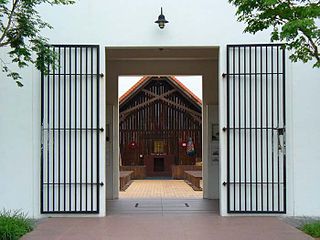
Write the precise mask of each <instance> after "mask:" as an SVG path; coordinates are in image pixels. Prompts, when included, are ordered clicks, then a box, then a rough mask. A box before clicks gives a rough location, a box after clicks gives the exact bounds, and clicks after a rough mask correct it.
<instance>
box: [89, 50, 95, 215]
mask: <svg viewBox="0 0 320 240" xmlns="http://www.w3.org/2000/svg"><path fill="white" fill-rule="evenodd" d="M90 57H91V68H90V71H91V76H90V78H91V93H90V97H91V116H90V117H91V130H90V132H91V139H90V140H91V211H92V210H93V127H94V126H93V48H92V47H91V56H90Z"/></svg>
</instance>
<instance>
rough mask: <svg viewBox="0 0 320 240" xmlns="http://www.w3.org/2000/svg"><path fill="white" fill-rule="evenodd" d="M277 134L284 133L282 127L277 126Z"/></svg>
mask: <svg viewBox="0 0 320 240" xmlns="http://www.w3.org/2000/svg"><path fill="white" fill-rule="evenodd" d="M277 131H278V134H279V135H283V134H284V131H285V130H284V128H277Z"/></svg>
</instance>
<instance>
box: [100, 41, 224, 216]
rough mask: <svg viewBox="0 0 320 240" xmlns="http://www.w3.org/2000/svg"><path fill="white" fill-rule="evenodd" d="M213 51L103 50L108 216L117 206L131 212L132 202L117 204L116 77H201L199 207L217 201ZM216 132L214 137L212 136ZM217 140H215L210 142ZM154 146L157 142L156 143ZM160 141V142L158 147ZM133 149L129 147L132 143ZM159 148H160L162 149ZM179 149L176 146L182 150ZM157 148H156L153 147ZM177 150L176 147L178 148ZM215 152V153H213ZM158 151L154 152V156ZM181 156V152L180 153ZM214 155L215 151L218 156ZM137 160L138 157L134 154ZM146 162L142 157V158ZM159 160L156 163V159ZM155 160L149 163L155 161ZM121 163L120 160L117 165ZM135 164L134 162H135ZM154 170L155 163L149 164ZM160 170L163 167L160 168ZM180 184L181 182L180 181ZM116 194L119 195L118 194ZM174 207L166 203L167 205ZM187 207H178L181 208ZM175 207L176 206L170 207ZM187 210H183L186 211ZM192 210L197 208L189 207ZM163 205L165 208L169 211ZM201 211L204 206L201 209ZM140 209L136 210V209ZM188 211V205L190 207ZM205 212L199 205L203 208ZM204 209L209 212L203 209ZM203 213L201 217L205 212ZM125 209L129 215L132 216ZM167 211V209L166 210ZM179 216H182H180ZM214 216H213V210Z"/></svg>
mask: <svg viewBox="0 0 320 240" xmlns="http://www.w3.org/2000/svg"><path fill="white" fill-rule="evenodd" d="M218 57H219V48H218V47H165V48H163V47H161V48H158V47H107V48H106V72H107V76H106V129H107V131H106V132H107V134H106V187H105V190H106V199H107V203H106V209H107V212H112V211H117V210H118V209H121V206H129V205H130V206H131V207H132V208H133V209H134V210H136V207H135V206H136V204H137V203H138V205H139V202H136V201H133V202H132V203H130V204H129V205H128V204H127V202H125V203H123V201H119V200H117V199H119V196H120V195H121V192H120V191H119V188H120V181H119V179H120V176H119V175H120V172H119V165H120V155H121V154H120V151H121V150H120V136H119V132H120V131H119V127H120V124H119V120H120V115H119V97H120V96H119V95H118V82H119V77H120V76H141V77H143V76H147V77H158V76H160V77H168V76H195V75H196V76H202V89H203V97H202V107H201V110H202V113H201V116H202V121H201V124H202V150H201V157H202V163H203V166H202V177H203V179H204V181H203V186H202V189H203V194H201V199H198V200H197V201H198V202H201V203H199V204H202V203H204V202H206V201H207V200H205V199H208V201H215V202H216V203H217V202H218V201H217V200H218V199H219V198H220V193H219V187H220V185H221V181H220V179H219V171H220V164H219V163H220V162H219V159H220V157H219V155H218V156H217V155H214V154H213V152H217V151H213V150H214V149H219V136H214V135H215V134H216V133H217V131H218V130H219V129H221V126H220V125H219V124H220V123H219V94H218V93H219V84H218V79H219V77H218V76H219V73H218V64H219V61H218ZM215 130H217V131H215ZM214 137H217V138H214ZM157 141H158V142H157ZM159 141H160V142H159ZM129 143H130V142H129ZM132 143H133V145H135V144H136V143H134V141H132ZM151 145H152V148H153V150H154V149H155V148H158V149H161V145H162V143H161V138H160V139H158V140H154V142H153V143H152V144H151ZM163 145H164V144H163ZM182 145H183V143H181V145H180V146H181V147H182ZM155 146H156V147H155ZM180 146H179V147H180ZM216 147H217V148H216ZM157 151H159V150H157ZM155 152H156V151H155ZM185 153H186V150H185ZM218 154H219V150H218ZM137 156H138V157H139V158H140V154H138V153H137ZM142 157H143V158H144V157H145V156H144V155H143V156H142ZM158 158H159V157H158ZM154 160H155V159H153V161H154ZM121 161H122V160H121ZM156 161H158V162H157V164H156V168H154V166H153V170H159V169H160V168H161V167H162V160H161V159H156ZM163 161H165V160H163ZM138 162H139V159H138ZM153 164H154V162H153ZM164 168H165V164H164ZM181 181H183V180H181ZM119 193H120V194H119ZM171 203H173V202H169V203H168V204H169V205H170V204H171ZM186 203H188V204H189V202H181V201H180V202H179V204H177V205H179V206H180V205H181V206H182V208H183V209H184V210H185V209H189V210H194V208H192V207H190V208H186ZM174 204H175V203H174ZM188 204H187V205H188ZM194 204H196V203H194ZM156 205H157V209H158V210H161V211H162V210H163V209H164V207H165V204H164V202H163V201H161V200H160V202H159V201H157V204H156ZM169 205H168V206H169ZM205 205H206V204H205ZM139 206H140V205H139ZM189 206H190V204H189ZM203 206H204V205H203ZM206 206H213V204H212V203H208V204H207V205H206ZM206 206H205V208H203V209H204V210H205V211H206V210H207V208H206ZM132 208H130V209H131V210H133V209H132ZM169 208H171V205H170V206H169ZM184 210H183V211H184ZM215 211H218V210H217V208H215Z"/></svg>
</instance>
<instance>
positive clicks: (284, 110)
mask: <svg viewBox="0 0 320 240" xmlns="http://www.w3.org/2000/svg"><path fill="white" fill-rule="evenodd" d="M285 51H286V50H285V48H283V49H282V81H283V83H282V95H283V96H282V99H283V104H282V106H283V111H282V118H283V128H284V132H283V153H282V156H283V211H284V212H286V211H287V171H286V165H287V163H286V71H285V69H286V52H285Z"/></svg>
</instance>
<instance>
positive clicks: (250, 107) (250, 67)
mask: <svg viewBox="0 0 320 240" xmlns="http://www.w3.org/2000/svg"><path fill="white" fill-rule="evenodd" d="M249 54H250V56H249V76H250V82H249V85H250V89H249V98H250V106H249V109H250V110H249V113H250V121H249V126H250V134H249V135H250V144H249V145H250V211H253V209H252V205H253V204H252V202H253V197H252V47H251V46H250V47H249Z"/></svg>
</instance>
